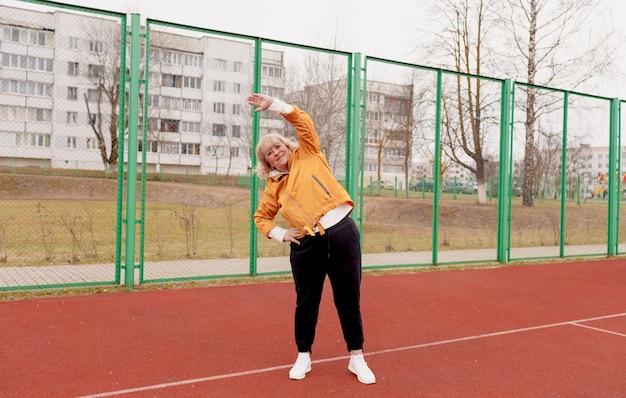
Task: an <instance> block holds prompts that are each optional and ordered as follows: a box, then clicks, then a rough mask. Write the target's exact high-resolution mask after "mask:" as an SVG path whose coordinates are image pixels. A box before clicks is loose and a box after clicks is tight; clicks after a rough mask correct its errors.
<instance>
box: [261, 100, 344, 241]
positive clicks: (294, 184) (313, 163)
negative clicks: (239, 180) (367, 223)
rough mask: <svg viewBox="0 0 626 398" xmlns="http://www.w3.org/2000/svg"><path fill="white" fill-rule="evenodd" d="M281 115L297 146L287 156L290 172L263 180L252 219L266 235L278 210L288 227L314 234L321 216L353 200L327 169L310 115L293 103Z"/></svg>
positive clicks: (272, 225)
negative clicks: (261, 190)
mask: <svg viewBox="0 0 626 398" xmlns="http://www.w3.org/2000/svg"><path fill="white" fill-rule="evenodd" d="M283 117H284V118H285V119H286V120H287V121H288V122H289V123H291V125H292V126H293V127H294V128H295V129H296V133H297V135H298V142H299V145H298V147H297V148H296V149H295V150H294V151H293V152H292V153H291V154H290V155H289V174H287V175H279V176H275V177H270V178H268V179H267V180H266V186H265V191H264V193H263V199H262V200H261V203H260V204H259V207H258V209H257V211H256V212H255V213H254V222H255V224H256V226H257V228H258V229H259V230H260V231H261V232H262V233H263V234H264V235H265V236H268V234H269V232H270V231H271V230H272V229H273V228H274V227H275V226H277V224H276V223H275V222H274V217H275V216H276V214H277V213H278V212H279V211H280V214H281V215H282V216H283V218H284V219H285V221H287V224H289V225H290V226H291V227H294V228H298V229H299V230H300V231H302V232H303V233H305V234H314V232H313V230H314V228H315V227H316V226H317V227H318V230H319V231H320V233H322V234H323V233H324V229H323V228H322V226H321V225H320V224H319V220H320V218H321V217H322V216H323V215H324V214H326V212H327V211H329V210H332V209H334V208H335V207H337V206H339V205H341V204H343V203H349V204H350V205H351V206H354V202H353V201H352V199H351V198H350V195H348V192H346V190H345V189H344V188H343V186H342V185H341V184H339V183H338V182H337V180H336V179H335V177H334V175H333V173H332V171H331V170H330V166H329V164H328V161H327V160H326V157H325V156H324V155H323V154H322V152H321V146H320V139H319V136H318V135H317V131H316V130H315V126H314V125H313V121H312V120H311V117H310V116H309V115H308V114H307V113H306V112H304V111H302V110H300V109H298V108H297V107H295V106H293V110H292V111H291V112H290V113H288V114H286V115H283ZM268 237H269V236H268Z"/></svg>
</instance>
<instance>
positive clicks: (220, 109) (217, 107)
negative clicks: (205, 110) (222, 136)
mask: <svg viewBox="0 0 626 398" xmlns="http://www.w3.org/2000/svg"><path fill="white" fill-rule="evenodd" d="M213 112H215V113H226V104H225V103H223V102H215V103H213Z"/></svg>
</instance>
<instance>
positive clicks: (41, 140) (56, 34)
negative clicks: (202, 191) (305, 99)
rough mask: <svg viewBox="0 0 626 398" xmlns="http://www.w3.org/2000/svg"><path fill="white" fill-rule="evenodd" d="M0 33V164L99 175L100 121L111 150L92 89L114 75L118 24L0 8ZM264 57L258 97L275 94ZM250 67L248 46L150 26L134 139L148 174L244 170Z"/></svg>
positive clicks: (269, 55)
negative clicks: (143, 101)
mask: <svg viewBox="0 0 626 398" xmlns="http://www.w3.org/2000/svg"><path fill="white" fill-rule="evenodd" d="M0 29H1V36H0V60H1V66H2V67H1V68H0V165H4V166H7V165H11V166H13V167H27V166H31V167H32V166H35V167H51V168H69V169H74V168H79V169H92V170H102V169H103V168H104V162H103V160H102V158H101V154H100V150H99V142H98V140H97V138H96V134H95V133H94V128H93V127H94V126H96V125H98V124H99V123H102V124H103V126H104V127H103V129H102V131H104V133H105V134H104V136H103V138H104V141H103V142H104V144H105V145H106V146H107V149H108V150H109V151H110V145H111V138H110V133H109V125H110V124H111V123H110V122H111V118H110V116H111V114H112V109H111V105H110V104H109V103H108V102H107V100H106V97H105V96H104V95H103V92H102V90H98V84H97V83H98V82H99V81H102V80H103V79H105V80H107V81H109V82H110V81H114V78H115V77H116V74H119V72H118V69H116V68H118V66H119V21H117V20H115V19H112V18H105V17H99V16H91V15H87V14H78V13H71V12H65V11H59V10H56V11H53V12H40V11H33V10H26V9H21V8H14V7H7V6H0ZM142 52H143V49H142ZM262 58H263V65H262V92H264V93H266V94H269V95H273V96H282V95H283V94H284V87H285V70H284V63H283V53H282V52H279V51H272V50H263V57H262ZM253 61H254V47H253V45H252V43H249V42H245V41H238V40H228V39H224V38H221V37H216V36H208V35H203V36H198V35H197V34H196V35H189V36H186V35H181V34H173V33H165V32H160V31H158V30H156V29H154V28H153V29H152V30H151V32H150V63H149V72H150V75H149V78H148V82H149V83H148V98H147V104H148V107H147V115H143V112H142V110H141V109H140V124H141V121H143V120H144V118H146V117H147V122H148V123H147V126H148V136H147V142H145V143H144V142H140V143H139V149H140V151H144V150H145V151H146V152H147V160H146V163H147V170H148V171H149V172H168V173H190V174H207V173H218V174H231V175H233V174H245V173H247V172H248V171H249V168H250V167H251V158H250V154H251V148H250V145H251V138H250V137H251V126H250V121H251V117H250V107H249V106H247V104H246V103H245V97H246V96H247V95H248V94H249V93H250V91H251V87H252V76H253V75H254V74H253V71H252V70H251V68H252V65H253V64H254V62H253ZM142 62H143V54H142ZM141 92H142V95H141V96H142V98H143V87H142V89H141ZM87 106H89V109H90V112H88V110H87ZM261 129H262V134H263V133H265V132H270V131H278V132H282V131H284V130H285V122H284V121H283V120H282V119H279V118H272V117H269V118H263V120H262V122H261ZM112 131H113V133H114V134H117V126H114V127H113V129H112ZM139 134H140V135H139V136H140V139H141V131H140V132H139ZM142 141H143V140H142ZM125 148H128V146H127V145H126V146H125Z"/></svg>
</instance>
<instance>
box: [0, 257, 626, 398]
mask: <svg viewBox="0 0 626 398" xmlns="http://www.w3.org/2000/svg"><path fill="white" fill-rule="evenodd" d="M294 300H295V293H294V289H293V285H292V283H291V282H285V283H264V284H253V285H239V286H220V287H203V288H193V289H177V290H152V291H133V292H123V293H111V294H98V295H91V296H78V297H60V298H42V299H32V300H23V301H4V302H0V322H1V323H0V397H3V398H4V397H46V398H52V397H64V398H65V397H86V396H90V397H133V398H136V397H238V398H239V397H387V398H391V397H393V398H396V397H624V396H626V261H625V260H623V259H611V260H600V261H599V260H596V261H587V262H570V263H558V264H544V265H523V266H507V267H499V268H489V269H487V268H482V269H457V270H445V271H432V272H417V273H413V274H399V275H383V276H365V277H364V279H363V287H362V310H363V318H364V324H365V337H366V344H365V348H366V359H367V361H368V363H369V365H370V367H371V368H372V370H373V371H374V373H375V374H376V376H377V382H376V384H374V385H362V384H360V383H359V382H358V381H357V380H356V378H355V376H354V375H353V374H352V373H350V372H349V371H348V370H347V364H348V357H347V352H346V350H345V346H344V343H343V340H342V337H341V330H340V327H339V322H338V320H337V315H336V313H335V310H334V307H333V304H332V296H331V295H330V286H329V285H328V284H327V286H326V290H325V292H324V299H323V302H322V310H321V314H320V321H319V325H318V332H317V338H316V343H315V345H314V348H313V356H312V357H313V360H314V362H313V369H312V371H311V372H310V373H308V375H307V377H306V378H305V379H304V380H300V381H294V380H289V378H288V377H287V373H288V370H289V367H290V366H291V364H292V361H293V360H294V359H295V357H296V349H295V346H294V344H293V307H294Z"/></svg>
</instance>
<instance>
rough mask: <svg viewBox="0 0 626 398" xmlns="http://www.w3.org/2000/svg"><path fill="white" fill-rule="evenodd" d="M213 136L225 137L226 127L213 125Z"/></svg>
mask: <svg viewBox="0 0 626 398" xmlns="http://www.w3.org/2000/svg"><path fill="white" fill-rule="evenodd" d="M213 135H214V136H216V137H226V125H225V124H218V123H213Z"/></svg>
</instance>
